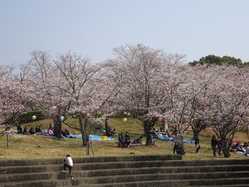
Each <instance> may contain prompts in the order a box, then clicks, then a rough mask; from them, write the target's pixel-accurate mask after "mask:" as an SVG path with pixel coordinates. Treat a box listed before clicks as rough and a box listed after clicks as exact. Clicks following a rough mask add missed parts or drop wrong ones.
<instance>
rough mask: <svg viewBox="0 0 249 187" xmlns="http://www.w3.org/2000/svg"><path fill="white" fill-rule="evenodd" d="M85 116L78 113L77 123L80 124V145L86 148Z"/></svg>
mask: <svg viewBox="0 0 249 187" xmlns="http://www.w3.org/2000/svg"><path fill="white" fill-rule="evenodd" d="M87 121H88V120H87V116H86V115H85V114H82V113H80V116H79V122H80V131H81V138H82V145H83V146H86V145H87V144H88V134H87V128H86V127H87Z"/></svg>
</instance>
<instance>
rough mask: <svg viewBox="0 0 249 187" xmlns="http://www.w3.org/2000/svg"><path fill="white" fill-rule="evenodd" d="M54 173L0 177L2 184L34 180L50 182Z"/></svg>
mask: <svg viewBox="0 0 249 187" xmlns="http://www.w3.org/2000/svg"><path fill="white" fill-rule="evenodd" d="M52 176H53V173H47V172H46V173H28V174H26V173H24V174H9V175H0V184H1V183H7V182H9V181H11V182H15V181H17V182H19V181H28V180H30V179H32V180H49V179H52ZM54 176H55V174H54Z"/></svg>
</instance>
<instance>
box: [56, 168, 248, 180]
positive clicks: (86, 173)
mask: <svg viewBox="0 0 249 187" xmlns="http://www.w3.org/2000/svg"><path fill="white" fill-rule="evenodd" d="M215 171H226V172H230V173H231V172H234V171H249V165H236V166H233V167H230V165H222V166H213V167H209V166H196V167H195V166H183V167H142V168H119V169H101V170H83V171H79V170H74V171H73V175H74V176H75V177H96V176H108V175H109V176H114V175H135V174H149V173H154V174H155V173H184V172H185V173H193V172H215ZM65 177H67V175H65V173H60V174H59V175H58V178H60V179H63V178H65Z"/></svg>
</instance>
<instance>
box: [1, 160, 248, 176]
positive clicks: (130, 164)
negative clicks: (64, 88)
mask: <svg viewBox="0 0 249 187" xmlns="http://www.w3.org/2000/svg"><path fill="white" fill-rule="evenodd" d="M224 164H225V165H226V166H229V167H228V168H237V169H239V167H241V169H242V168H244V167H249V162H248V160H242V161H238V162H234V161H233V162H231V163H230V162H227V160H225V161H223V160H222V161H220V162H217V161H215V162H213V161H210V163H208V162H206V161H204V162H201V161H165V160H164V161H160V160H153V161H116V162H96V163H76V164H75V166H74V169H73V170H74V171H77V170H83V171H86V170H96V171H97V170H103V169H110V170H111V169H115V168H127V169H128V168H144V167H158V168H162V167H178V168H179V169H177V171H179V170H180V169H181V168H184V167H195V168H193V169H196V170H199V168H200V171H202V170H203V169H205V167H207V166H208V167H210V166H212V167H210V170H211V169H212V168H217V167H222V165H224ZM242 166H243V167H242ZM198 167H199V168H198ZM62 168H63V166H62V163H60V164H49V165H34V166H32V165H31V166H5V167H2V166H1V167H0V174H1V175H2V174H14V173H36V172H46V171H60V170H62ZM201 168H203V169H201ZM172 171H175V170H172Z"/></svg>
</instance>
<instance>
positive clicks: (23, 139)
mask: <svg viewBox="0 0 249 187" xmlns="http://www.w3.org/2000/svg"><path fill="white" fill-rule="evenodd" d="M50 123H51V120H42V121H39V122H34V123H33V124H27V125H28V126H31V125H41V126H42V127H46V128H47V127H48V125H49V124H50ZM68 123H70V124H71V125H74V126H78V124H77V121H74V120H72V119H69V121H68ZM110 126H111V127H112V128H115V129H116V131H117V132H121V131H128V132H129V133H131V134H135V135H136V134H142V133H143V126H142V123H141V122H140V121H138V120H134V119H128V121H126V122H124V121H123V120H122V119H118V118H116V119H111V120H110ZM67 128H68V127H67ZM0 131H1V130H0ZM75 132H77V131H75ZM189 137H191V134H190V133H187V134H186V138H189ZM236 138H237V139H240V140H241V141H248V137H247V135H246V134H245V133H238V134H237V135H236ZM200 141H201V150H200V152H199V153H198V154H196V153H194V150H195V148H194V146H193V145H185V149H186V152H187V154H186V155H185V156H184V159H191V160H192V159H197V160H199V159H214V158H213V157H212V153H211V149H210V145H209V142H210V132H209V131H204V132H203V133H202V136H201V137H200ZM172 149H173V144H172V143H170V142H163V141H157V142H156V145H155V146H149V147H146V146H138V147H131V148H123V149H121V148H119V147H117V143H116V140H114V141H111V142H93V151H94V154H95V156H108V155H134V154H135V155H151V154H172ZM66 153H70V154H72V155H73V156H74V157H83V156H86V150H85V148H83V147H82V146H81V141H80V140H79V139H64V140H55V139H51V138H47V137H41V136H35V135H34V136H31V135H17V136H12V137H10V143H9V148H8V149H7V148H6V137H3V136H0V159H6V158H7V159H26V158H29V159H36V158H62V157H63V156H64V155H65V154H66ZM231 158H232V159H234V158H242V159H243V158H246V157H243V156H240V155H237V154H233V155H232V157H231ZM216 159H219V158H216Z"/></svg>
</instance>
